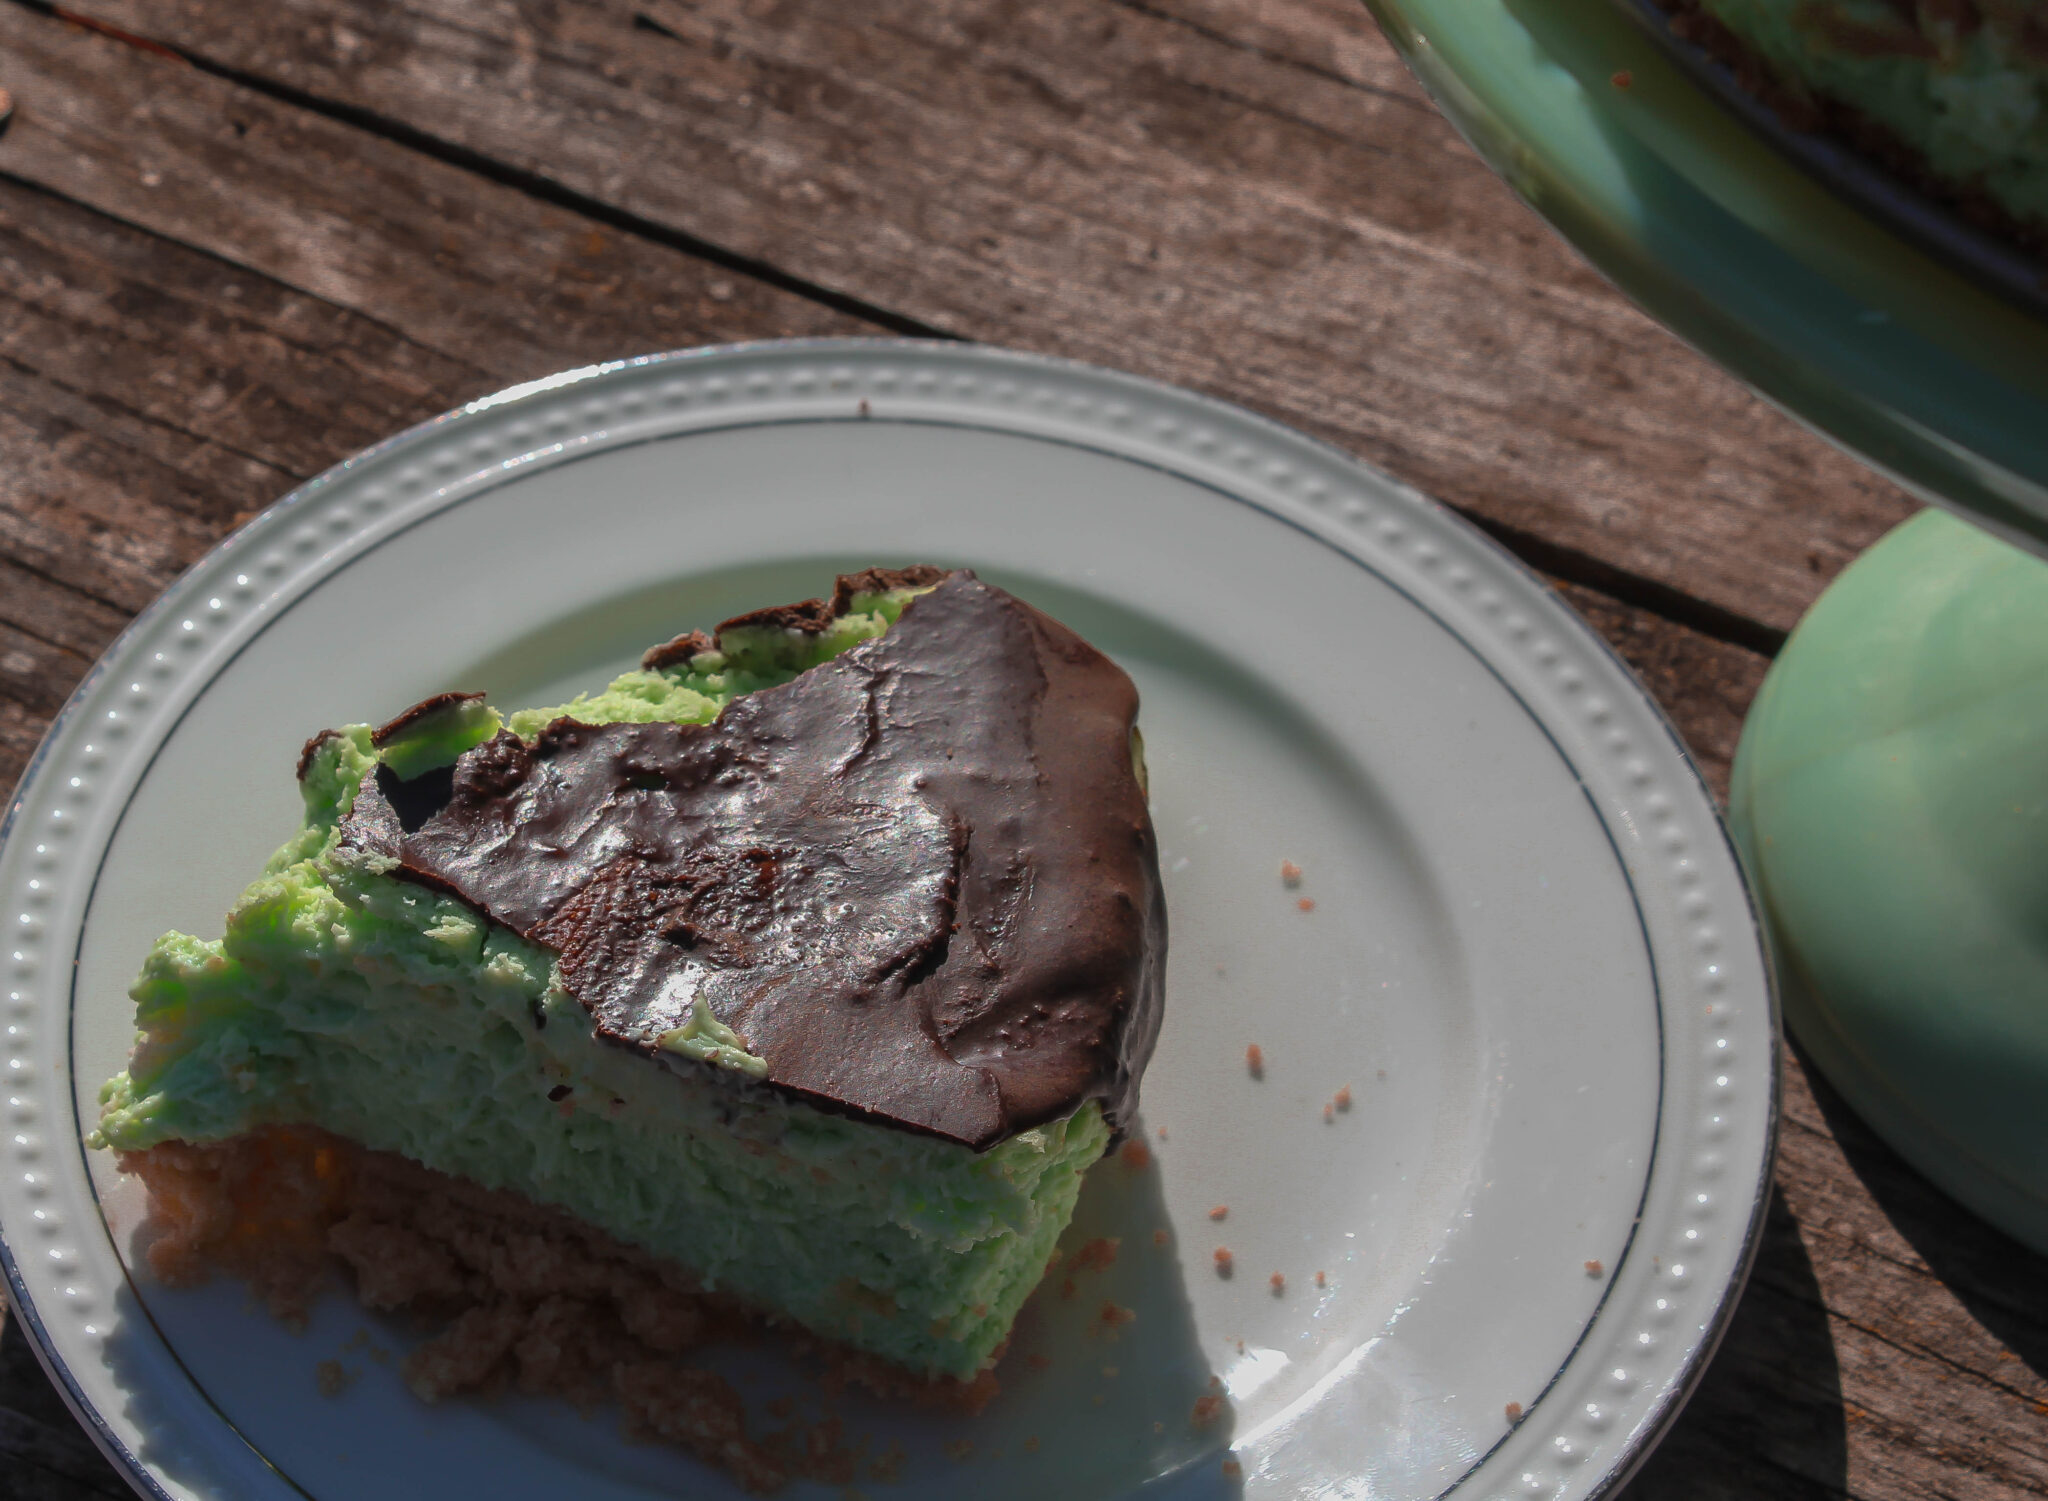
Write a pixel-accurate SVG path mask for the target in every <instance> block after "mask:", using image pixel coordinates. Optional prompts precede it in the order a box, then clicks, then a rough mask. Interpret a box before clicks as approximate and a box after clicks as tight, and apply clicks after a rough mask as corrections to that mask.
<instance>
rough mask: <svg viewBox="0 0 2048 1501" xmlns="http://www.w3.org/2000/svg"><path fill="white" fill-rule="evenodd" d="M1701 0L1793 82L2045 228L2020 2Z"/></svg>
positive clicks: (2037, 122)
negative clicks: (1878, 127)
mask: <svg viewBox="0 0 2048 1501" xmlns="http://www.w3.org/2000/svg"><path fill="white" fill-rule="evenodd" d="M1699 3H1700V5H1701V8H1702V9H1704V10H1705V11H1706V12H1707V13H1708V14H1709V15H1711V16H1713V17H1714V19H1716V20H1718V21H1719V22H1720V23H1721V24H1722V25H1724V26H1726V27H1727V28H1728V29H1729V30H1730V31H1731V32H1733V33H1734V34H1735V36H1736V37H1737V38H1738V39H1739V40H1741V41H1742V42H1743V43H1745V44H1747V45H1748V46H1749V47H1750V48H1752V49H1753V50H1754V51H1755V52H1756V53H1757V55H1758V56H1759V57H1760V58H1761V59H1762V60H1763V62H1764V63H1765V64H1766V65H1767V67H1768V68H1769V69H1770V71H1772V72H1773V73H1775V74H1776V75H1777V76H1778V78H1779V79H1780V80H1781V81H1782V82H1783V83H1785V84H1787V85H1788V86H1789V87H1791V88H1792V89H1793V90H1794V92H1795V93H1803V94H1807V95H1812V96H1818V97H1820V98H1823V99H1828V100H1832V101H1835V102H1837V103H1839V104H1844V105H1847V106H1849V107H1850V108H1852V109H1854V110H1855V111H1857V112H1858V113H1860V114H1861V115H1863V116H1864V117H1866V118H1867V119H1869V120H1872V121H1874V122H1876V123H1877V124H1879V125H1881V126H1883V127H1884V128H1885V129H1886V130H1888V131H1889V132H1890V133H1891V134H1892V135H1893V136H1894V137H1896V138H1897V140H1898V141H1899V142H1900V143H1901V144H1903V145H1905V146H1907V147H1909V148H1910V149H1911V150H1912V151H1914V152H1915V153H1917V154H1918V155H1919V156H1920V157H1921V158H1922V160H1923V161H1924V162H1925V163H1926V165H1927V167H1928V169H1929V170H1930V171H1931V172H1932V174H1933V175H1934V176H1936V177H1938V178H1940V179H1942V180H1943V181H1944V182H1947V183H1949V184H1951V185H1953V186H1955V187H1957V188H1960V189H1963V190H1965V191H1972V190H1975V191H1982V192H1983V193H1985V194H1987V195H1988V196H1989V197H1990V198H1991V199H1993V200H1994V201H1995V202H1996V203H1997V204H1999V205H2000V206H2001V207H2003V208H2004V209H2005V211H2006V212H2007V213H2009V214H2011V215H2012V216H2013V217H2014V218H2016V219H2019V220H2022V221H2025V222H2027V223H2030V224H2033V225H2035V226H2040V227H2044V228H2048V111H2044V109H2043V104H2044V102H2048V100H2044V96H2048V53H2044V52H2043V50H2042V46H2041V42H2040V40H2039V32H2038V28H2039V24H2040V23H2039V21H2038V20H2037V19H2035V18H2034V17H2033V15H2032V14H2031V13H2030V11H2029V8H2028V7H2025V6H2017V7H2003V6H1993V5H1989V4H1983V5H1980V4H1977V3H1974V0H1955V3H1948V4H1943V5H1940V6H1938V7H1937V6H1935V5H1932V4H1918V5H1900V4H1894V3H1891V0H1699Z"/></svg>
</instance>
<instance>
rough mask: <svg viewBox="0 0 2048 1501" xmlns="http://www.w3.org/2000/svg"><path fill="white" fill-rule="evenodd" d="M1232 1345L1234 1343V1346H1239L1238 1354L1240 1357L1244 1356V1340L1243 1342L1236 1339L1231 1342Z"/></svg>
mask: <svg viewBox="0 0 2048 1501" xmlns="http://www.w3.org/2000/svg"><path fill="white" fill-rule="evenodd" d="M1231 1343H1232V1344H1233V1345H1236V1346H1237V1353H1238V1354H1240V1355H1242V1354H1244V1341H1243V1340H1241V1339H1234V1340H1232V1341H1231Z"/></svg>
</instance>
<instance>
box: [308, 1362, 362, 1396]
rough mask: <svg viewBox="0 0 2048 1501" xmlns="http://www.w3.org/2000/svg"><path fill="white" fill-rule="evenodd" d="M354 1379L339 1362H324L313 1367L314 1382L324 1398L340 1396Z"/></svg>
mask: <svg viewBox="0 0 2048 1501" xmlns="http://www.w3.org/2000/svg"><path fill="white" fill-rule="evenodd" d="M354 1379H355V1378H354V1377H353V1376H351V1375H349V1373H348V1371H347V1370H346V1369H345V1368H344V1367H343V1366H342V1363H341V1362H340V1361H338V1360H323V1361H321V1362H320V1364H318V1365H316V1366H314V1367H313V1381H314V1384H315V1385H317V1386H318V1387H319V1388H320V1395H321V1396H323V1397H338V1396H340V1395H341V1394H342V1393H343V1392H345V1391H347V1390H348V1384H349V1382H351V1381H353V1380H354Z"/></svg>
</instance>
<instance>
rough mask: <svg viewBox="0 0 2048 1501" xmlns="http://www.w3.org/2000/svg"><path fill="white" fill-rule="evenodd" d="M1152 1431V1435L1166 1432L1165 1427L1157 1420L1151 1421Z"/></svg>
mask: <svg viewBox="0 0 2048 1501" xmlns="http://www.w3.org/2000/svg"><path fill="white" fill-rule="evenodd" d="M1152 1431H1153V1432H1154V1433H1164V1432H1166V1425H1165V1424H1164V1423H1162V1422H1160V1421H1159V1420H1158V1419H1157V1418H1154V1419H1153V1420H1152Z"/></svg>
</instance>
